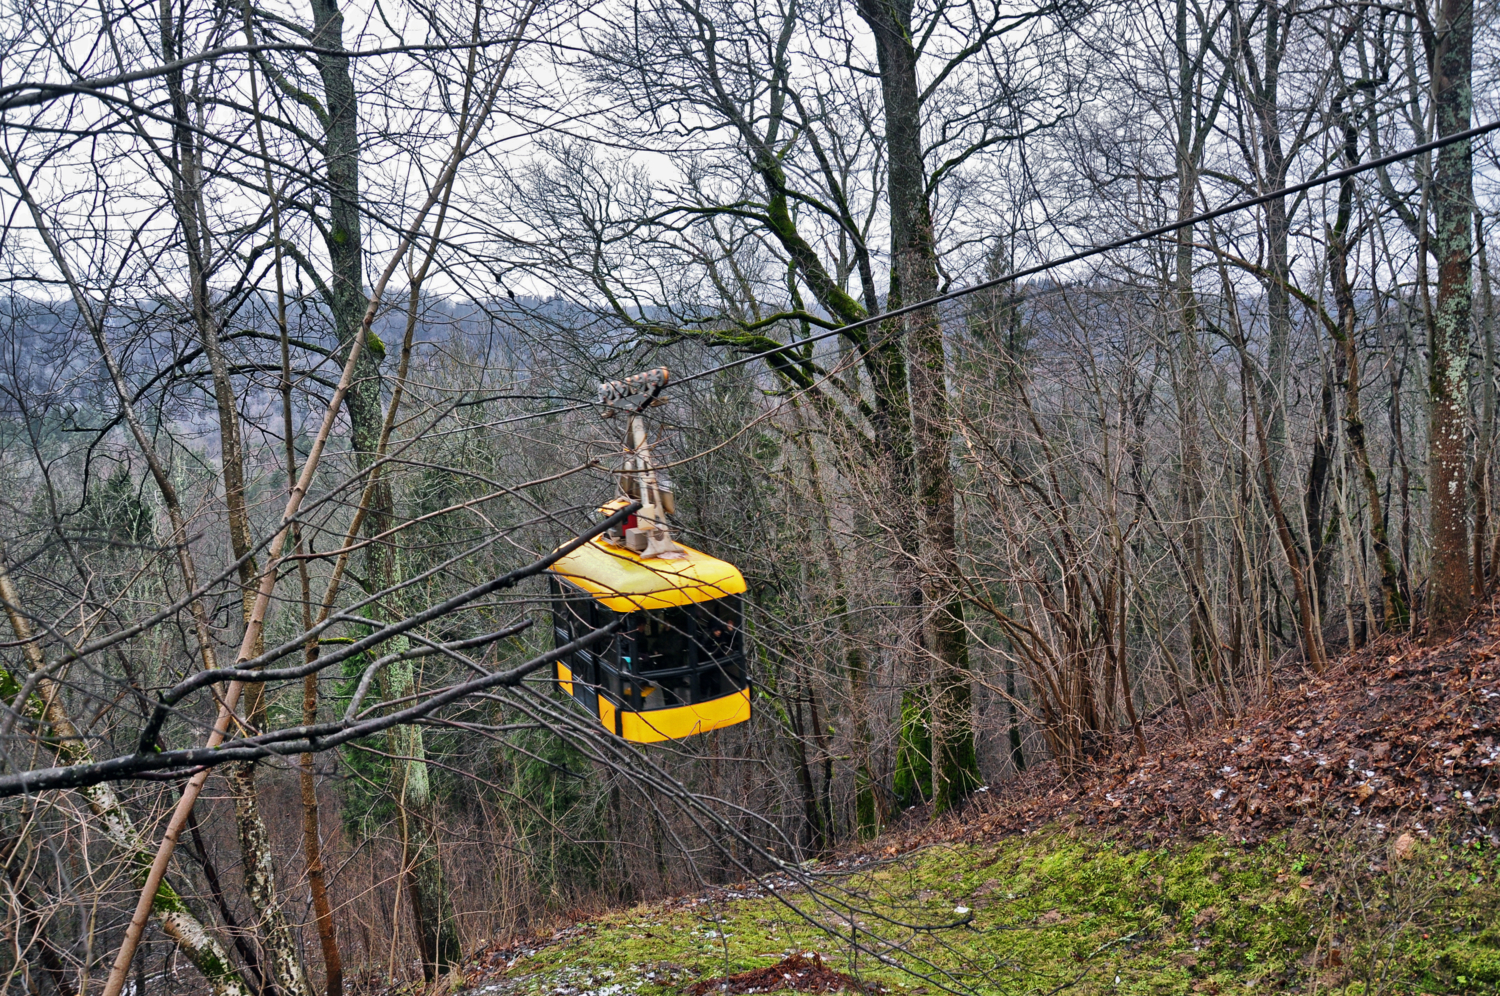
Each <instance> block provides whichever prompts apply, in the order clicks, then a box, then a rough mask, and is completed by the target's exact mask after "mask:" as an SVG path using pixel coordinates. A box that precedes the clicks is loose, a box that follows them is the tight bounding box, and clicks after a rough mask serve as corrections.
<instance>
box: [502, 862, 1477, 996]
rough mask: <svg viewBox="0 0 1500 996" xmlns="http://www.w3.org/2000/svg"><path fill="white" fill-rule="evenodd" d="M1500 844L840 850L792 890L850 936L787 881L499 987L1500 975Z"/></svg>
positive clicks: (577, 949)
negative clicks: (749, 973)
mask: <svg viewBox="0 0 1500 996" xmlns="http://www.w3.org/2000/svg"><path fill="white" fill-rule="evenodd" d="M1406 845H1412V846H1406ZM1397 850H1399V851H1400V852H1401V853H1402V855H1404V856H1402V857H1399V858H1398V857H1396V851H1397ZM1497 858H1500V852H1497V851H1496V850H1495V849H1494V848H1493V847H1491V846H1489V845H1484V846H1481V845H1468V846H1464V847H1459V846H1456V845H1455V846H1451V847H1450V846H1439V845H1437V844H1431V843H1426V842H1423V841H1420V840H1417V839H1415V838H1407V839H1406V840H1405V841H1404V842H1403V845H1402V846H1401V847H1399V848H1397V846H1396V845H1395V843H1394V842H1393V841H1392V840H1391V839H1390V838H1389V837H1388V836H1387V837H1381V836H1374V837H1372V838H1371V839H1370V840H1368V841H1367V842H1365V843H1357V842H1351V840H1350V839H1343V840H1334V841H1328V842H1322V843H1320V842H1317V841H1311V840H1304V841H1300V842H1293V841H1291V840H1290V839H1281V840H1277V841H1272V842H1271V843H1269V844H1266V845H1263V846H1260V847H1256V848H1244V847H1238V846H1235V845H1232V844H1229V843H1226V842H1224V841H1221V840H1220V841H1214V840H1210V841H1207V842H1202V843H1198V844H1196V845H1194V846H1185V847H1173V848H1167V849H1133V848H1131V847H1129V846H1127V845H1124V844H1121V843H1118V842H1113V841H1103V840H1097V839H1091V838H1089V837H1086V836H1077V835H1072V834H1065V833H1061V832H1048V833H1040V834H1033V835H1030V836H1027V837H1023V838H1017V839H1011V840H1007V841H1000V842H991V843H983V844H962V845H953V846H944V847H935V848H929V849H926V850H923V851H920V852H915V853H912V854H908V855H904V856H902V857H900V858H895V859H890V860H888V861H883V862H872V863H867V864H865V865H863V866H859V867H854V868H844V869H840V868H835V867H830V868H822V869H819V871H820V876H819V879H818V893H817V894H815V893H810V892H807V891H801V890H795V891H794V890H788V891H787V893H786V900H787V903H790V904H792V905H794V906H796V907H797V909H798V910H800V911H802V912H803V913H805V914H807V915H808V916H811V917H814V918H815V919H817V920H818V921H819V922H820V923H822V924H825V925H835V926H839V927H841V928H842V936H841V937H839V936H834V935H833V934H831V933H829V932H827V931H822V930H819V929H817V928H816V927H814V926H812V925H811V924H809V923H807V922H806V921H805V920H802V919H801V918H799V916H798V914H797V913H796V912H794V911H793V910H792V909H789V908H788V906H787V905H786V904H783V903H781V902H778V901H777V900H776V899H774V898H770V897H757V898H744V899H731V900H719V901H712V902H710V901H702V902H699V903H697V904H695V905H686V904H683V903H680V902H679V903H669V904H662V905H642V906H638V907H635V908H633V909H629V910H624V911H620V912H616V913H612V914H609V915H606V916H604V917H601V918H599V919H597V920H595V921H591V922H590V924H588V925H587V926H586V929H584V930H582V931H579V932H577V934H576V936H573V937H571V938H569V939H568V940H566V941H563V942H560V943H557V944H553V945H549V946H546V947H543V948H542V949H541V950H539V951H537V952H535V953H534V954H531V955H528V956H526V957H523V958H520V959H518V960H517V961H516V963H515V964H514V966H513V967H512V968H510V969H509V971H508V973H507V974H506V975H505V976H504V977H503V978H502V979H499V980H493V981H492V982H491V984H489V985H485V986H482V987H480V989H479V991H480V992H481V993H483V992H486V991H489V992H500V991H501V990H505V991H508V992H512V993H517V994H520V993H536V994H552V996H584V994H592V996H628V994H632V993H638V994H641V996H665V994H666V993H668V992H673V993H675V992H679V991H680V990H681V989H682V987H683V986H684V985H685V984H686V983H688V982H690V981H694V980H698V979H702V978H710V977H716V976H722V975H726V974H730V973H735V972H741V971H746V970H748V969H752V968H763V967H765V966H767V965H769V964H772V963H773V962H774V961H776V960H779V959H780V958H782V957H783V956H784V955H785V954H787V953H788V952H791V951H799V950H800V951H817V952H820V953H821V954H822V956H823V958H824V959H825V961H827V962H828V963H829V965H830V966H831V967H834V968H837V969H840V970H842V971H847V972H850V973H851V974H853V975H855V976H857V977H858V978H860V979H863V980H866V981H869V982H875V983H878V984H880V985H883V986H885V987H887V988H889V989H890V990H891V991H892V992H893V993H898V994H899V993H913V994H919V993H923V992H925V993H929V994H932V996H937V994H938V993H941V992H943V991H944V988H945V987H946V988H949V989H952V990H956V991H961V992H976V993H1005V994H1008V996H1009V994H1025V993H1050V992H1055V991H1059V990H1060V989H1061V990H1062V991H1067V992H1075V993H1153V994H1155V993H1241V992H1256V993H1279V992H1320V993H1343V994H1355V993H1360V994H1373V993H1377V992H1380V993H1456V992H1475V993H1480V992H1483V993H1490V992H1500V927H1492V926H1491V924H1492V923H1495V922H1496V919H1497V918H1496V915H1495V914H1496V913H1497V912H1500V902H1497V896H1500V892H1497V890H1496V888H1495V886H1494V876H1495V874H1496V873H1497V872H1500V862H1497ZM850 907H853V908H855V910H856V911H855V912H854V913H853V925H854V926H855V928H856V930H857V936H858V938H859V940H860V942H861V943H862V944H864V945H865V946H866V947H867V948H872V949H876V950H877V951H879V952H880V953H883V954H884V955H885V957H886V958H888V959H889V958H895V959H898V960H900V961H901V962H902V963H903V964H905V965H907V966H909V967H911V968H913V969H916V970H918V971H922V972H925V974H926V975H927V976H928V978H927V979H925V980H924V979H921V978H917V977H915V976H913V975H911V974H908V973H905V972H903V971H901V970H900V969H899V968H897V967H895V966H893V965H891V964H889V963H886V962H883V961H882V960H880V959H879V958H877V957H876V956H874V955H872V954H870V953H853V952H852V950H851V945H850V943H849V926H850ZM955 911H958V912H955ZM965 911H967V912H965ZM960 920H967V921H968V922H967V923H964V924H963V925H961V926H949V927H946V928H944V929H936V930H933V929H917V928H919V927H932V926H934V925H943V924H952V923H955V922H956V921H960ZM924 962H925V963H926V964H925V965H924V964H923V963H924Z"/></svg>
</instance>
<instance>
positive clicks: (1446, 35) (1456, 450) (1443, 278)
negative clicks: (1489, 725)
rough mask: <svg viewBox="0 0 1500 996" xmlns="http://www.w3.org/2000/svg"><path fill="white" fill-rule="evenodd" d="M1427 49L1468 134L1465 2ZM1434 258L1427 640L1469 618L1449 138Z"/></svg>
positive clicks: (1462, 241) (1441, 164)
mask: <svg viewBox="0 0 1500 996" xmlns="http://www.w3.org/2000/svg"><path fill="white" fill-rule="evenodd" d="M1435 6H1436V10H1435V13H1436V24H1435V25H1434V32H1433V41H1432V42H1431V43H1430V44H1429V47H1428V57H1429V59H1430V60H1431V70H1432V90H1433V103H1434V110H1435V111H1436V118H1437V134H1438V137H1439V138H1443V137H1446V136H1449V135H1454V134H1457V133H1458V132H1461V131H1465V130H1467V129H1468V128H1469V125H1470V120H1471V118H1472V116H1473V94H1472V92H1471V90H1470V77H1471V75H1472V69H1473V45H1474V8H1473V4H1472V3H1471V2H1470V0H1436V4H1435ZM1432 207H1433V234H1432V253H1433V255H1434V256H1435V257H1436V259H1437V264H1438V283H1437V305H1436V308H1435V309H1434V312H1433V316H1432V321H1431V329H1430V335H1431V340H1432V341H1431V342H1430V344H1429V347H1428V349H1429V354H1430V358H1429V361H1428V369H1427V390H1428V398H1429V405H1428V422H1427V447H1428V459H1427V464H1428V467H1427V475H1428V480H1429V481H1430V486H1429V489H1428V490H1429V493H1430V495H1431V499H1430V501H1431V510H1430V514H1431V541H1432V566H1431V571H1430V576H1429V583H1428V604H1427V619H1428V624H1429V629H1428V635H1429V637H1430V638H1437V637H1441V636H1444V635H1446V634H1448V633H1451V632H1452V631H1453V630H1454V629H1456V628H1457V627H1458V626H1459V625H1460V624H1461V623H1462V622H1463V621H1464V619H1465V617H1467V616H1468V614H1469V605H1470V593H1471V591H1472V588H1473V585H1472V582H1471V580H1470V572H1469V522H1468V500H1469V495H1468V489H1467V488H1466V486H1465V483H1466V482H1465V480H1464V478H1465V470H1466V468H1465V465H1464V464H1465V458H1466V456H1467V452H1466V451H1467V447H1466V442H1467V439H1466V432H1467V425H1466V423H1467V419H1468V408H1469V399H1468V386H1469V363H1468V360H1469V334H1470V329H1469V324H1470V318H1471V311H1472V309H1473V302H1472V297H1471V295H1472V293H1473V288H1472V286H1471V279H1470V278H1471V273H1470V255H1471V253H1472V252H1473V239H1472V222H1473V217H1474V214H1473V212H1474V175H1473V152H1472V149H1471V146H1470V143H1469V142H1455V143H1453V144H1452V145H1447V146H1444V147H1443V148H1442V149H1440V150H1439V151H1438V153H1437V169H1436V174H1435V176H1434V179H1433V184H1432Z"/></svg>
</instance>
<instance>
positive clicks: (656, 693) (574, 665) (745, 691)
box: [548, 367, 750, 743]
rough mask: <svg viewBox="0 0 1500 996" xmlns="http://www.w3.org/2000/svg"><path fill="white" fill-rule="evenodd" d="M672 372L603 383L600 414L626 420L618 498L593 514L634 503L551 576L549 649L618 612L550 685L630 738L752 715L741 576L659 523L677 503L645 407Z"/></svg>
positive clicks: (651, 738) (648, 739) (650, 738)
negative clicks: (658, 463) (654, 451)
mask: <svg viewBox="0 0 1500 996" xmlns="http://www.w3.org/2000/svg"><path fill="white" fill-rule="evenodd" d="M668 377H669V374H668V371H667V369H666V368H665V367H658V368H656V369H654V370H649V371H646V372H645V373H642V374H637V375H635V376H633V377H627V378H625V379H624V380H616V381H609V382H607V383H603V384H600V385H599V404H600V406H601V409H602V414H603V415H604V417H605V418H614V417H615V416H616V415H617V414H623V415H625V416H626V418H625V444H624V453H623V460H622V462H621V465H620V469H619V471H618V473H617V475H616V480H617V482H618V484H619V494H618V495H617V496H616V497H615V498H614V499H613V500H611V501H609V502H607V503H605V504H604V505H603V506H602V507H601V508H600V509H599V513H600V514H601V515H603V516H605V517H608V516H610V515H613V514H614V513H615V512H618V511H619V510H620V509H622V508H624V507H626V506H627V505H629V504H630V503H632V502H636V501H638V502H640V503H641V507H640V508H639V509H637V510H636V513H635V514H634V515H632V516H629V517H628V518H626V519H625V520H624V521H623V522H622V523H621V524H620V525H619V526H618V527H617V528H615V529H611V530H609V531H608V532H605V533H604V534H602V535H601V536H599V537H597V538H595V539H592V540H590V541H589V542H587V543H585V544H583V545H582V546H580V547H579V548H578V549H576V550H574V551H573V552H571V553H569V554H567V555H566V556H563V557H561V558H559V559H558V560H557V562H556V563H554V564H553V565H552V568H551V570H550V571H549V572H548V573H549V575H550V578H549V582H550V585H551V593H552V629H553V635H554V637H555V639H556V641H557V644H556V645H557V646H559V647H561V646H563V645H564V644H566V643H569V642H571V641H573V640H575V639H577V638H578V637H580V636H582V635H584V634H585V633H590V632H593V631H594V630H596V629H599V628H600V627H603V626H606V625H608V624H609V623H611V622H615V621H617V620H618V619H619V617H620V616H621V615H624V616H625V619H624V621H623V623H622V624H621V625H620V626H619V628H617V629H616V630H615V632H614V634H613V635H612V636H611V637H610V638H609V639H607V640H604V641H602V642H597V643H594V644H592V645H591V646H590V647H588V648H587V649H584V650H576V651H574V652H573V653H571V654H568V655H566V656H565V657H562V658H560V659H559V660H558V662H557V680H558V683H559V684H560V685H561V686H562V688H563V690H564V691H565V692H566V693H567V694H569V695H571V696H572V697H573V698H574V699H575V700H577V701H578V702H579V703H580V704H581V705H582V706H583V707H584V708H585V709H586V710H588V712H589V713H590V714H591V715H594V716H597V717H598V719H599V722H600V723H601V724H602V725H603V726H604V728H605V729H607V730H610V731H612V732H614V733H615V734H616V735H617V736H620V737H623V738H624V739H626V740H629V741H632V742H635V743H656V742H660V741H663V740H680V739H682V738H684V737H689V736H692V735H693V734H696V733H705V732H707V731H709V730H717V729H722V728H724V727H726V726H733V725H735V724H736V723H743V722H745V721H746V720H748V719H749V718H750V681H749V674H748V671H747V669H746V666H745V646H744V614H743V606H742V603H741V599H740V596H741V595H742V594H743V593H744V591H745V579H744V577H743V576H742V575H741V574H740V572H739V570H738V569H736V568H735V566H734V565H733V564H729V563H726V562H725V561H722V560H719V559H717V558H715V557H710V556H709V555H708V554H706V553H703V552H702V551H700V550H694V549H693V548H692V547H689V546H684V545H683V544H681V543H679V542H677V541H676V540H675V539H673V538H672V532H671V528H670V526H669V524H668V521H667V516H669V515H673V514H675V513H676V510H677V509H676V501H675V499H674V497H673V494H672V488H671V484H670V483H669V482H668V481H667V480H666V478H665V476H664V475H662V474H661V473H659V472H658V471H657V469H656V467H655V465H654V464H653V463H652V459H651V445H650V441H649V439H648V438H647V433H646V424H645V411H646V409H647V408H650V407H651V406H653V405H657V404H662V403H663V402H664V399H663V398H662V397H661V394H662V391H663V390H664V389H665V388H666V386H667V380H668Z"/></svg>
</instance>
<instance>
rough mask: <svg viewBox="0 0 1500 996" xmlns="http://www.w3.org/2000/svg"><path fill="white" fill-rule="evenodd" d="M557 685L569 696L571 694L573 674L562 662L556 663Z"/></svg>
mask: <svg viewBox="0 0 1500 996" xmlns="http://www.w3.org/2000/svg"><path fill="white" fill-rule="evenodd" d="M557 683H558V684H559V685H561V686H562V690H563V691H565V692H567V693H568V694H569V695H572V694H573V672H572V671H570V670H569V669H568V666H567V665H566V664H564V663H563V662H562V661H558V662H557Z"/></svg>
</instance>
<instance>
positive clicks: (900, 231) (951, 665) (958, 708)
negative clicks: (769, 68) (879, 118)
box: [858, 0, 979, 813]
mask: <svg viewBox="0 0 1500 996" xmlns="http://www.w3.org/2000/svg"><path fill="white" fill-rule="evenodd" d="M858 9H859V14H860V17H861V18H862V19H863V20H864V21H865V23H866V24H867V25H868V26H869V27H870V29H871V31H872V32H873V34H874V37H875V50H876V56H877V60H878V63H879V67H880V88H881V96H882V98H883V102H884V108H885V141H886V155H887V162H888V163H889V171H888V184H889V186H888V200H889V205H890V224H891V253H892V260H891V279H892V285H893V288H899V294H896V295H893V296H895V297H899V299H900V301H901V302H902V303H906V302H910V301H921V300H925V299H927V298H930V297H933V296H935V295H936V294H937V289H938V266H937V262H938V261H937V244H936V242H935V236H934V231H933V222H932V212H931V206H930V204H929V200H928V194H929V192H928V189H927V170H926V166H925V162H924V159H923V155H922V91H921V87H920V84H919V82H918V80H917V58H918V56H917V50H916V47H915V45H914V43H913V40H912V6H911V4H910V3H909V2H907V0H859V3H858ZM904 324H905V331H906V346H907V355H908V357H909V363H910V378H911V412H912V416H911V419H912V440H913V443H914V446H913V451H914V456H915V460H914V462H915V465H916V481H915V485H916V487H915V494H916V499H917V500H916V505H917V508H916V510H915V511H916V512H917V514H918V515H919V516H920V520H921V521H920V528H921V540H922V544H921V547H922V548H921V565H922V568H923V574H924V575H925V576H926V578H927V579H928V580H927V581H926V583H925V584H924V586H923V589H922V594H923V606H922V609H923V617H924V618H923V622H924V630H925V634H924V636H925V639H924V643H926V650H927V654H926V655H924V656H925V657H926V658H927V660H929V661H930V663H931V671H930V674H929V675H928V676H927V678H928V680H927V683H926V684H927V687H926V689H925V695H923V696H921V697H919V698H917V699H915V700H913V699H910V698H909V699H908V701H907V703H906V707H905V708H903V713H906V712H908V711H910V710H911V709H912V708H913V707H914V708H915V709H916V710H919V711H925V713H926V716H927V722H926V723H925V724H923V723H922V722H921V721H920V720H919V719H917V718H916V717H913V721H911V722H908V721H907V719H906V717H905V716H903V724H902V725H903V747H905V748H906V750H905V751H904V756H906V757H908V758H911V757H913V755H914V753H915V752H914V750H913V749H912V748H914V747H915V746H916V744H915V743H908V742H907V741H906V738H905V735H906V732H907V731H908V730H910V731H912V732H913V733H915V732H916V731H918V730H919V729H920V728H921V727H922V726H923V725H925V726H926V728H927V730H928V732H929V733H930V735H931V737H932V748H931V754H930V756H931V759H932V761H931V763H932V783H931V784H932V800H933V810H934V812H935V813H940V812H943V811H945V810H948V809H951V808H953V807H954V806H955V805H957V804H958V803H959V802H960V801H962V800H963V799H964V798H965V797H966V796H967V795H968V794H969V793H970V792H972V791H973V790H974V789H975V788H978V787H979V764H978V759H977V756H976V754H975V750H974V730H973V720H972V715H971V714H972V709H973V705H972V701H971V699H972V689H971V678H970V674H969V659H968V630H967V628H966V626H965V623H964V610H963V602H962V600H961V599H960V598H959V596H958V592H957V582H958V573H959V564H958V522H957V516H956V514H955V506H954V497H955V496H954V484H953V466H952V452H951V442H950V436H951V428H952V419H951V416H950V412H949V398H948V385H947V360H946V357H945V352H944V342H943V328H942V320H941V317H940V316H939V315H938V313H937V310H936V309H923V310H921V311H918V312H915V313H913V314H911V315H908V316H906V317H905V320H904ZM903 528H907V524H906V523H899V522H898V523H897V529H898V530H899V529H903Z"/></svg>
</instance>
